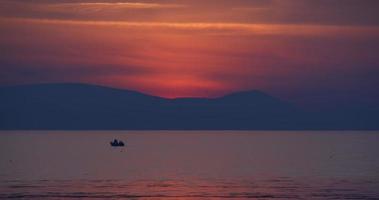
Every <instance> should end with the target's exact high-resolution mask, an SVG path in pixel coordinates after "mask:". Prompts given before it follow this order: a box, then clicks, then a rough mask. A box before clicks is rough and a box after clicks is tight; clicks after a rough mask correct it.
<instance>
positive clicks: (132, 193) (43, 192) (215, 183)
mask: <svg viewBox="0 0 379 200" xmlns="http://www.w3.org/2000/svg"><path fill="white" fill-rule="evenodd" d="M1 188H2V189H1V190H0V193H1V194H0V198H27V199H30V198H35V199H44V198H45V199H62V198H67V199H76V198H86V199H141V200H143V199H186V200H192V199H196V200H199V199H379V191H377V188H378V184H377V183H374V182H368V181H358V182H350V181H347V180H328V181H321V182H304V180H303V181H295V180H292V179H289V178H284V177H282V178H277V179H268V180H255V181H252V180H239V181H231V180H160V181H158V180H155V181H147V180H146V181H134V182H124V181H120V180H92V181H83V180H82V181H62V180H61V181H47V180H41V181H27V182H25V181H10V182H3V183H2V184H1Z"/></svg>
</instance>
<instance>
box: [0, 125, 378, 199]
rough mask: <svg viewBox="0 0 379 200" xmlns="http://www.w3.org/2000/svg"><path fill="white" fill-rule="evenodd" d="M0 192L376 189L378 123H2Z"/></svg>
mask: <svg viewBox="0 0 379 200" xmlns="http://www.w3.org/2000/svg"><path fill="white" fill-rule="evenodd" d="M115 138H117V139H121V140H123V141H126V143H127V147H126V148H112V147H111V146H110V145H109V142H110V141H111V140H113V139H115ZM0 198H3V199H8V198H25V199H30V198H34V199H77V198H86V199H107V198H108V199H185V200H187V199H191V200H192V199H379V132H378V131H377V132H325V131H324V132H301V131H298V132H290V131H289V132H282V131H279V132H270V131H246V132H237V131H221V132H218V131H215V132H209V131H193V132H186V131H78V132H75V131H68V132H66V131H33V132H30V131H29V132H28V131H23V132H21V131H10V132H6V131H2V132H0Z"/></svg>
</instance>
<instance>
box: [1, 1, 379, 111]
mask: <svg viewBox="0 0 379 200" xmlns="http://www.w3.org/2000/svg"><path fill="white" fill-rule="evenodd" d="M378 10H379V1H377V0H233V1H230V0H208V1H207V0H160V1H158V0H155V1H154V0H143V1H142V0H141V1H138V0H130V1H123V0H118V1H111V0H86V1H82V0H61V1H53V0H50V1H48V0H34V1H32V0H0V86H8V85H20V84H33V83H56V82H81V83H90V84H99V85H106V86H111V87H116V88H124V89H130V90H137V91H140V92H143V93H147V94H152V95H157V96H162V97H167V98H176V97H218V96H222V95H225V94H228V93H232V92H236V91H244V90H253V89H255V90H261V91H264V92H267V93H269V94H271V95H273V96H277V97H280V98H283V99H286V100H289V101H292V102H295V103H297V104H299V105H304V106H308V107H311V106H325V105H328V106H334V105H338V104H341V102H346V103H349V102H353V103H364V104H370V103H375V102H379V78H378V75H379V55H378V54H379V53H378V52H379V12H378Z"/></svg>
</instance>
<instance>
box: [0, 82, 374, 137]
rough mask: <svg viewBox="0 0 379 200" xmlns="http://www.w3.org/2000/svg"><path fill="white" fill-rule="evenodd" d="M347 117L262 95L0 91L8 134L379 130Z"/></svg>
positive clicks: (59, 87)
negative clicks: (142, 131) (52, 131)
mask: <svg viewBox="0 0 379 200" xmlns="http://www.w3.org/2000/svg"><path fill="white" fill-rule="evenodd" d="M341 116H348V115H346V114H345V115H338V114H334V115H333V114H329V113H317V114H315V113H310V112H306V111H303V110H301V109H299V108H297V107H296V106H294V105H292V104H290V103H288V102H285V101H282V100H280V99H278V98H275V97H272V96H270V95H267V94H265V93H264V92H261V91H256V90H254V91H245V92H238V93H233V94H230V95H226V96H224V97H221V98H215V99H206V98H179V99H165V98H160V97H155V96H150V95H146V94H142V93H139V92H135V91H129V90H121V89H114V88H109V87H103V86H96V85H87V84H74V83H62V84H36V85H23V86H11V87H2V88H0V129H3V130H12V129H13V130H121V129H129V130H131V129H132V130H173V129H177V130H304V129H312V130H318V129H378V128H379V125H378V126H376V125H377V123H375V121H372V120H371V121H367V120H366V121H363V122H362V120H358V121H356V119H355V118H354V117H353V118H351V117H350V118H349V117H346V120H345V118H344V117H342V118H341ZM369 117H371V118H372V117H373V116H372V115H370V116H369ZM371 118H369V119H371ZM354 121H356V123H355V122H354ZM354 123H355V124H354Z"/></svg>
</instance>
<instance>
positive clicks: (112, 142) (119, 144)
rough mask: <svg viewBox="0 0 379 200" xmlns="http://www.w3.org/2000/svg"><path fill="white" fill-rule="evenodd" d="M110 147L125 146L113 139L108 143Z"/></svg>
mask: <svg viewBox="0 0 379 200" xmlns="http://www.w3.org/2000/svg"><path fill="white" fill-rule="evenodd" d="M110 143H111V146H112V147H123V146H125V144H124V142H123V141H121V140H120V141H118V140H117V139H114V140H113V141H111V142H110Z"/></svg>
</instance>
